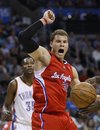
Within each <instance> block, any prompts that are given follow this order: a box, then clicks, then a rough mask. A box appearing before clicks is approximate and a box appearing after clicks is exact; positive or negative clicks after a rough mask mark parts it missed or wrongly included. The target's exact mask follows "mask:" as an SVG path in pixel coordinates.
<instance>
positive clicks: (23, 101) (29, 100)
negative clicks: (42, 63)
mask: <svg viewBox="0 0 100 130" xmlns="http://www.w3.org/2000/svg"><path fill="white" fill-rule="evenodd" d="M22 70H23V74H22V75H21V76H18V77H16V78H15V79H14V80H12V81H11V82H10V83H9V85H8V89H7V96H6V98H5V101H4V105H3V109H2V116H1V119H2V121H10V120H12V124H11V127H10V130H14V129H16V130H31V129H32V126H31V116H32V112H33V110H34V109H33V106H34V100H33V97H32V95H33V80H34V60H33V59H32V58H31V57H26V58H24V60H23V62H22Z"/></svg>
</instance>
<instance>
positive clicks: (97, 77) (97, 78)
mask: <svg viewBox="0 0 100 130" xmlns="http://www.w3.org/2000/svg"><path fill="white" fill-rule="evenodd" d="M95 79H96V83H97V84H100V76H95Z"/></svg>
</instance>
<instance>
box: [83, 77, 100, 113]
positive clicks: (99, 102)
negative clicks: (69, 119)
mask: <svg viewBox="0 0 100 130" xmlns="http://www.w3.org/2000/svg"><path fill="white" fill-rule="evenodd" d="M85 82H88V83H90V84H92V85H93V86H94V87H95V86H96V85H97V84H100V76H95V77H92V78H89V79H87V80H86V81H85ZM98 110H100V95H97V98H96V101H95V102H94V103H93V104H91V105H90V106H89V107H88V108H86V109H83V110H82V111H81V113H82V114H91V113H94V112H97V111H98Z"/></svg>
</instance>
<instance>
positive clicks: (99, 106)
mask: <svg viewBox="0 0 100 130" xmlns="http://www.w3.org/2000/svg"><path fill="white" fill-rule="evenodd" d="M98 110H100V101H99V100H96V101H95V102H94V103H93V104H91V105H90V106H89V107H87V108H85V109H81V110H80V113H81V114H92V113H95V112H97V111H98Z"/></svg>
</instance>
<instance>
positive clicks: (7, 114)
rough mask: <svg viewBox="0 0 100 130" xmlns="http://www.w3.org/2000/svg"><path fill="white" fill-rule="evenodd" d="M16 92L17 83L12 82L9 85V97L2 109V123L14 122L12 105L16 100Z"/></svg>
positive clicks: (6, 98) (7, 96)
mask: <svg viewBox="0 0 100 130" xmlns="http://www.w3.org/2000/svg"><path fill="white" fill-rule="evenodd" d="M16 91H17V84H16V81H15V80H12V81H11V82H10V83H9V85H8V89H7V95H6V97H5V101H4V105H3V108H2V114H1V120H2V121H10V120H12V114H11V113H12V110H11V107H12V103H13V101H14V98H15V94H16Z"/></svg>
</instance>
